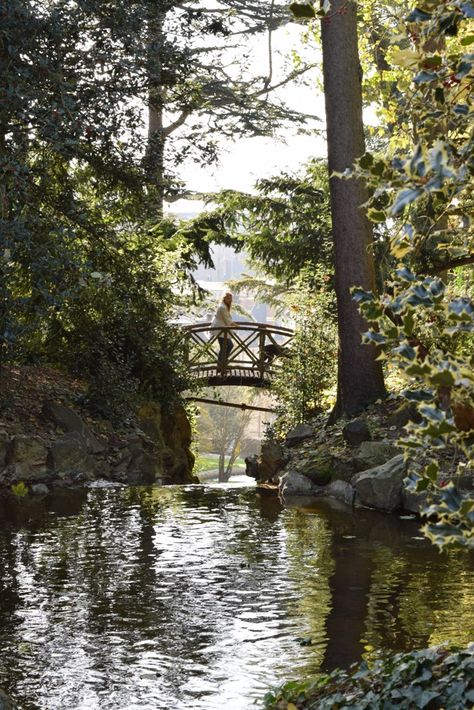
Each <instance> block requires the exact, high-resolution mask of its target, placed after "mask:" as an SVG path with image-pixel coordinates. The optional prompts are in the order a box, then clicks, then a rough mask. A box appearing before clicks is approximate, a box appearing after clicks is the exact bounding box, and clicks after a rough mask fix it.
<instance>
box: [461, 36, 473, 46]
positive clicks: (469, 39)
mask: <svg viewBox="0 0 474 710" xmlns="http://www.w3.org/2000/svg"><path fill="white" fill-rule="evenodd" d="M473 42H474V35H467V37H463V38H462V40H461V44H462V45H463V47H467V45H468V44H472V43H473Z"/></svg>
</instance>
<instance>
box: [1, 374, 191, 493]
mask: <svg viewBox="0 0 474 710" xmlns="http://www.w3.org/2000/svg"><path fill="white" fill-rule="evenodd" d="M0 378H1V384H2V397H1V401H0V490H1V489H3V490H4V491H5V490H11V489H12V487H14V489H15V490H16V491H17V493H19V494H22V493H24V492H26V491H29V492H31V493H33V494H45V493H47V492H48V491H49V489H50V488H68V487H74V486H80V485H83V484H85V483H88V482H90V481H93V480H96V479H105V480H106V481H112V482H118V483H123V484H128V485H140V484H163V485H166V484H181V483H193V482H198V479H196V477H195V476H193V473H192V470H193V465H194V455H193V453H192V452H191V449H190V446H191V436H192V431H191V425H190V422H189V420H188V417H187V414H186V411H185V409H184V407H183V406H182V405H180V404H176V405H175V406H174V407H168V408H164V407H162V406H161V405H160V404H159V403H157V402H145V403H143V404H142V406H141V407H140V408H139V409H138V411H137V412H136V416H135V417H134V421H133V422H129V423H127V425H121V426H117V425H114V424H113V423H112V422H111V421H110V420H107V419H98V418H94V417H93V416H91V414H90V412H89V411H88V410H87V408H86V407H85V406H84V404H83V402H84V401H85V393H86V387H85V385H84V383H82V382H79V381H77V380H74V379H72V378H71V377H69V376H67V375H65V374H64V373H61V372H58V371H56V370H52V369H49V368H38V367H22V368H21V369H19V368H18V369H15V368H10V369H8V370H6V369H5V368H4V369H3V370H2V372H1V373H0Z"/></svg>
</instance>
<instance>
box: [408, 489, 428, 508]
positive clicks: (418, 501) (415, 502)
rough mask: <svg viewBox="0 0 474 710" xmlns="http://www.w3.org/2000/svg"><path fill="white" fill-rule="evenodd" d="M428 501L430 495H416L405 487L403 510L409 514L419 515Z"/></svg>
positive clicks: (424, 493) (424, 492) (423, 493)
mask: <svg viewBox="0 0 474 710" xmlns="http://www.w3.org/2000/svg"><path fill="white" fill-rule="evenodd" d="M427 501H428V494H427V493H426V491H423V492H422V493H415V492H413V491H408V490H407V489H406V488H405V487H404V488H403V490H402V508H403V510H405V511H406V512H407V513H419V512H420V508H421V507H422V506H423V505H425V504H426V503H427Z"/></svg>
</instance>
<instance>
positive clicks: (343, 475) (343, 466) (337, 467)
mask: <svg viewBox="0 0 474 710" xmlns="http://www.w3.org/2000/svg"><path fill="white" fill-rule="evenodd" d="M354 473H356V467H355V465H354V461H353V459H347V460H346V459H343V458H339V457H338V456H333V457H332V478H333V480H334V481H336V480H339V481H346V482H347V483H349V481H350V480H351V478H352V476H353V475H354Z"/></svg>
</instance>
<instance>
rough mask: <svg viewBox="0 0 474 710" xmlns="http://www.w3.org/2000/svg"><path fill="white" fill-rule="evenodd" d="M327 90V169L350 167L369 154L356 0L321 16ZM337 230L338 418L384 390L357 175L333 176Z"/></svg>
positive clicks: (368, 237)
mask: <svg viewBox="0 0 474 710" xmlns="http://www.w3.org/2000/svg"><path fill="white" fill-rule="evenodd" d="M322 45H323V73H324V94H325V99H326V124H327V143H328V169H329V175H330V176H331V175H332V173H333V172H334V171H337V172H343V171H344V170H345V169H346V168H348V167H350V166H351V165H352V164H353V162H354V160H355V159H356V158H358V157H360V156H361V155H363V153H364V152H365V147H364V133H363V123H362V89H361V78H362V77H361V68H360V63H359V54H358V46H357V19H356V5H355V4H354V3H352V2H349V3H346V2H344V0H332V3H331V9H330V12H329V14H328V15H327V16H326V17H325V18H324V19H323V21H322ZM329 185H330V195H331V213H332V231H333V239H334V258H335V270H336V296H337V310H338V323H339V362H338V395H337V402H336V406H335V410H334V413H333V415H334V416H335V417H338V416H341V415H342V414H348V415H352V414H355V413H357V412H358V411H360V410H361V409H363V407H364V406H365V405H367V404H368V403H369V402H372V401H374V400H376V399H378V398H379V397H381V396H383V395H384V394H385V387H384V382H383V374H382V367H381V364H380V363H379V362H377V361H376V359H375V358H376V356H377V353H376V350H375V349H374V348H373V347H372V346H368V345H362V343H361V333H362V332H364V331H365V330H367V323H366V322H365V321H364V319H363V318H362V317H361V316H360V314H359V311H358V309H357V306H356V304H355V303H354V301H353V300H352V297H351V293H350V289H351V288H352V287H353V286H361V287H363V288H365V289H368V290H374V289H375V268H374V260H373V254H372V248H371V247H372V228H371V224H370V222H369V221H368V219H367V217H366V215H365V212H364V210H363V209H362V208H361V205H362V204H363V203H364V202H365V201H366V200H367V197H368V195H367V194H366V190H365V187H364V185H363V184H362V183H361V182H360V181H358V180H354V179H351V180H342V179H341V178H338V177H330V181H329Z"/></svg>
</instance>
